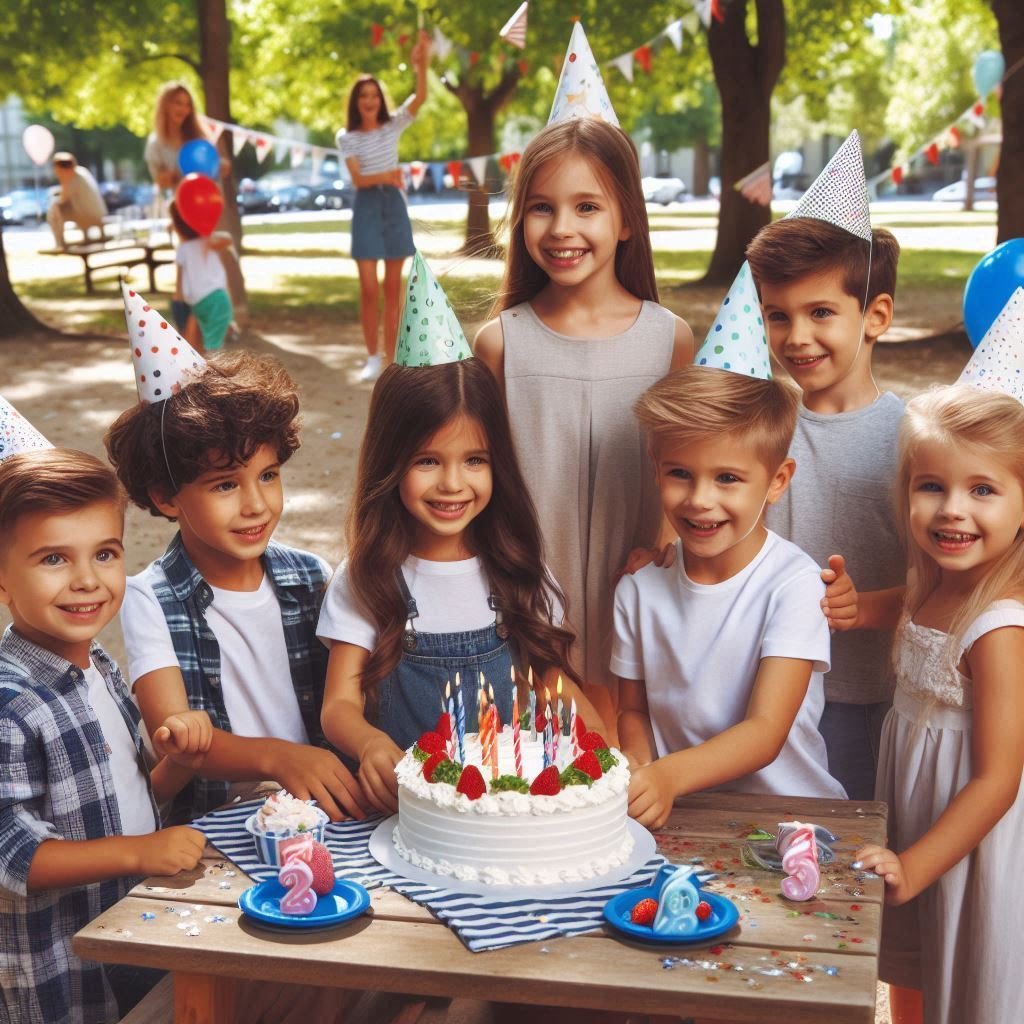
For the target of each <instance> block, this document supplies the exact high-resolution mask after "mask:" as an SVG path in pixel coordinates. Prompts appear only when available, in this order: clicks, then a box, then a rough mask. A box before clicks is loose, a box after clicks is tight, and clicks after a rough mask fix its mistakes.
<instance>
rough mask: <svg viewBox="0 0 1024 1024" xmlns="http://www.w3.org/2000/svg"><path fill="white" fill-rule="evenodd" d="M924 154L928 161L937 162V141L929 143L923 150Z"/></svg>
mask: <svg viewBox="0 0 1024 1024" xmlns="http://www.w3.org/2000/svg"><path fill="white" fill-rule="evenodd" d="M924 155H925V156H926V157H927V158H928V163H930V164H938V162H939V144H938V143H937V142H933V143H931V144H930V145H929V146H928V148H927V149H926V150H925V151H924Z"/></svg>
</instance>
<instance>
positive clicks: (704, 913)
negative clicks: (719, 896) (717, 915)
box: [695, 900, 711, 921]
mask: <svg viewBox="0 0 1024 1024" xmlns="http://www.w3.org/2000/svg"><path fill="white" fill-rule="evenodd" d="M695 913H696V915H697V920H698V921H706V920H707V919H708V918H709V917H710V916H711V904H710V903H708V902H707V901H706V900H701V901H700V903H698V904H697V909H696V911H695Z"/></svg>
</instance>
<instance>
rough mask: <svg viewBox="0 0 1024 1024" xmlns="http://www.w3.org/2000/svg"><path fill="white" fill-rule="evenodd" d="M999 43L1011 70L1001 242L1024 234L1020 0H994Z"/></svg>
mask: <svg viewBox="0 0 1024 1024" xmlns="http://www.w3.org/2000/svg"><path fill="white" fill-rule="evenodd" d="M992 12H993V13H994V14H995V16H996V21H997V22H998V24H999V42H1000V45H1001V46H1002V49H1003V57H1004V59H1005V60H1006V70H1007V72H1008V74H1007V76H1006V78H1005V80H1004V82H1003V95H1002V99H1001V103H1002V113H1003V145H1002V149H1001V150H1000V154H999V172H998V176H997V179H996V198H997V199H998V200H999V220H998V235H997V241H998V242H1005V241H1007V240H1008V239H1010V238H1021V237H1024V6H1022V5H1021V2H1020V0H992Z"/></svg>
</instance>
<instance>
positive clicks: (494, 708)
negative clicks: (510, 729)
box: [490, 701, 498, 779]
mask: <svg viewBox="0 0 1024 1024" xmlns="http://www.w3.org/2000/svg"><path fill="white" fill-rule="evenodd" d="M490 718H491V729H490V737H491V778H492V779H496V778H497V777H498V705H497V704H495V703H494V702H493V701H492V702H491V715H490Z"/></svg>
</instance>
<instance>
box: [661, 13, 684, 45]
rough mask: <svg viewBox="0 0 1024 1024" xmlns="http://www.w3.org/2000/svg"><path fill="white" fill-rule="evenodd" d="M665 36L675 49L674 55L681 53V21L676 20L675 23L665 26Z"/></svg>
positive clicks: (680, 19) (671, 22) (679, 19)
mask: <svg viewBox="0 0 1024 1024" xmlns="http://www.w3.org/2000/svg"><path fill="white" fill-rule="evenodd" d="M665 35H667V36H668V38H669V40H671V42H672V45H673V46H674V47H675V48H676V53H682V52H683V19H682V18H677V19H676V20H675V21H670V22H669V23H668V24H667V25H666V26H665Z"/></svg>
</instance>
